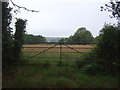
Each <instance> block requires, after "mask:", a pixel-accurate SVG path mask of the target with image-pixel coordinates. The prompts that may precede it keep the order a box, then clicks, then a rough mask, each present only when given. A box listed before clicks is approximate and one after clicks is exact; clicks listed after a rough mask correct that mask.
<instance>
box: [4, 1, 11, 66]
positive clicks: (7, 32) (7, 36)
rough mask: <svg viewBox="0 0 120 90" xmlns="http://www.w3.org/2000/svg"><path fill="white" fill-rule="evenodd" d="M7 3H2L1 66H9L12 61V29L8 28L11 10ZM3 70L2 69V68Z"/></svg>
mask: <svg viewBox="0 0 120 90" xmlns="http://www.w3.org/2000/svg"><path fill="white" fill-rule="evenodd" d="M8 6H9V3H7V2H2V60H3V61H2V65H3V66H5V65H6V64H10V63H11V61H12V60H13V58H12V57H11V56H12V53H11V51H12V45H13V39H12V34H11V33H12V28H11V27H10V24H11V20H12V15H11V10H12V8H10V7H8ZM3 68H4V67H3Z"/></svg>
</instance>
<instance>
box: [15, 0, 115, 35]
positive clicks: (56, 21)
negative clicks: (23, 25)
mask: <svg viewBox="0 0 120 90" xmlns="http://www.w3.org/2000/svg"><path fill="white" fill-rule="evenodd" d="M109 1H110V0H13V2H14V3H16V4H18V5H19V6H25V7H26V8H28V9H34V10H39V11H40V12H38V13H32V12H27V11H24V10H22V11H21V13H20V14H18V15H17V17H19V18H22V19H27V20H28V22H27V23H28V24H27V29H26V30H27V33H28V34H34V35H43V36H45V37H50V36H51V37H69V36H70V35H73V34H74V33H75V32H76V30H77V29H78V28H80V27H86V29H87V30H89V31H91V32H92V34H93V36H94V37H95V36H97V35H99V31H100V30H101V28H102V27H103V25H104V23H105V22H106V23H115V19H111V18H110V17H109V15H110V13H108V12H105V11H103V12H101V11H100V6H104V4H106V3H108V2H109Z"/></svg>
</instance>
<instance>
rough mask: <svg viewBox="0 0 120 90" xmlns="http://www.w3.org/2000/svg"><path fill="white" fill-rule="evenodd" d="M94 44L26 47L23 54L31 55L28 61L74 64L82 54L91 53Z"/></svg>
mask: <svg viewBox="0 0 120 90" xmlns="http://www.w3.org/2000/svg"><path fill="white" fill-rule="evenodd" d="M93 44H94V43H57V42H48V43H46V42H45V43H42V44H40V45H24V46H23V52H24V53H29V55H28V56H29V57H26V60H30V59H33V58H34V60H39V59H40V61H45V59H46V60H50V61H55V62H56V61H60V62H62V61H63V62H74V61H75V59H79V58H80V57H81V55H82V54H84V53H87V52H89V51H90V50H91V49H93V48H94V47H93V46H92V45H93Z"/></svg>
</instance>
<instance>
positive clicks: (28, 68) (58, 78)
mask: <svg viewBox="0 0 120 90" xmlns="http://www.w3.org/2000/svg"><path fill="white" fill-rule="evenodd" d="M21 87H22V88H116V87H117V78H116V77H115V76H110V75H107V76H101V75H88V74H85V73H83V72H80V71H79V70H77V69H75V68H74V67H72V66H70V65H67V66H62V67H59V66H45V64H22V65H18V66H17V67H16V68H14V70H12V71H9V72H7V73H4V75H3V88H21Z"/></svg>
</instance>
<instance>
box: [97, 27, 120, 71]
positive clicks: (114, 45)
mask: <svg viewBox="0 0 120 90" xmlns="http://www.w3.org/2000/svg"><path fill="white" fill-rule="evenodd" d="M100 37H101V38H99V40H98V42H99V43H98V44H97V48H96V54H97V56H98V57H99V58H100V59H101V60H100V61H98V63H101V64H102V66H104V67H106V68H105V69H106V71H107V70H113V71H115V70H117V67H118V66H119V63H120V55H119V53H120V30H119V28H118V27H116V26H111V25H107V26H105V27H104V28H103V29H102V30H101V31H100ZM118 60H119V61H118ZM118 62H119V63H118Z"/></svg>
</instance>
